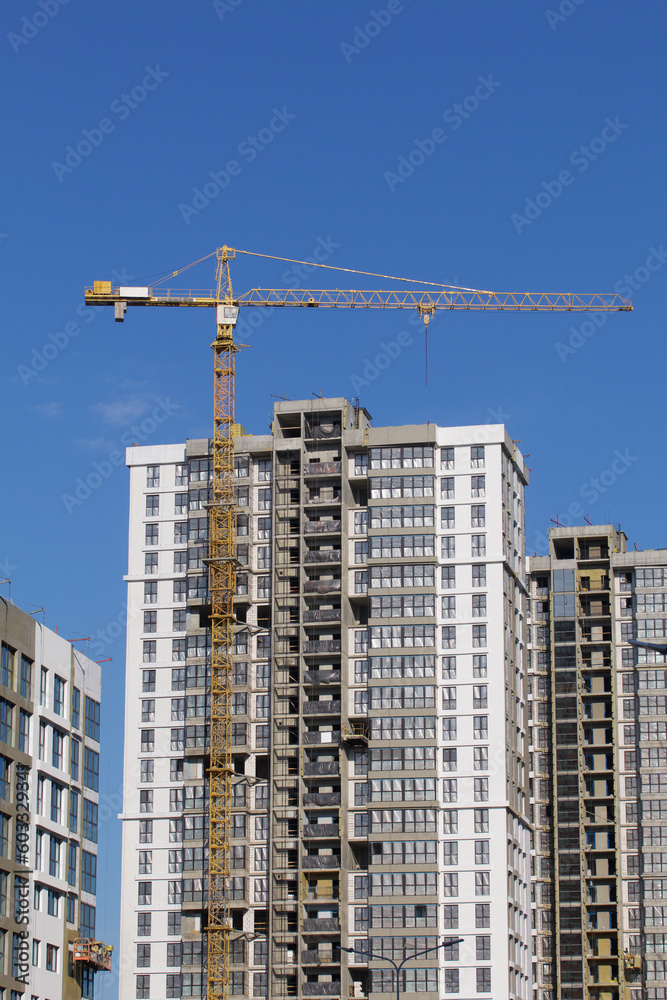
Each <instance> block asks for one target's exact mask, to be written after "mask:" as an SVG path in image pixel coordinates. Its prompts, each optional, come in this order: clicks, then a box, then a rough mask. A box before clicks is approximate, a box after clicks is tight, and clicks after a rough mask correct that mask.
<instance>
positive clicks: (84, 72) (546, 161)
mask: <svg viewBox="0 0 667 1000" xmlns="http://www.w3.org/2000/svg"><path fill="white" fill-rule="evenodd" d="M2 23H3V28H2V32H0V45H4V50H5V51H4V58H3V60H2V69H1V70H0V73H1V74H2V83H3V87H2V93H3V95H4V98H3V102H2V103H3V112H4V119H5V136H6V151H5V165H4V184H3V189H4V192H5V198H4V206H3V210H2V215H1V216H0V255H1V256H2V264H3V278H4V280H3V295H2V312H3V325H4V337H3V364H2V367H1V368H0V378H1V379H2V383H1V384H2V393H1V400H2V418H3V427H4V429H5V433H4V435H3V440H2V448H3V452H4V456H3V458H4V461H3V467H4V468H5V470H6V475H5V484H6V485H5V489H4V490H3V491H2V504H3V514H4V516H3V517H2V522H1V524H2V537H1V539H0V577H3V576H7V575H8V576H10V577H11V578H12V581H13V584H12V596H13V598H14V599H15V601H16V602H17V603H18V604H20V605H21V606H22V607H24V608H25V609H26V610H30V609H31V608H32V607H41V606H44V607H45V608H46V623H47V625H49V626H51V627H55V626H58V627H59V631H60V632H61V633H62V634H65V635H67V636H68V637H75V636H76V635H81V636H93V637H94V639H95V641H96V642H97V643H98V644H99V645H98V646H96V647H95V648H94V652H95V654H96V656H95V658H101V657H103V656H104V657H106V656H112V657H113V663H112V664H111V665H110V664H108V663H107V664H105V665H104V670H105V695H106V697H105V714H104V719H103V724H104V730H103V735H104V738H105V739H106V748H105V751H104V754H103V757H104V774H103V781H102V789H103V791H104V794H105V795H106V796H107V797H108V800H109V801H110V802H111V803H112V808H111V809H110V812H112V813H113V814H114V815H115V812H116V811H118V806H117V803H118V798H117V797H118V794H119V792H120V789H121V785H122V773H121V768H120V747H121V743H120V731H121V725H122V715H123V712H122V705H123V675H124V641H123V637H122V636H121V635H119V633H120V632H121V627H120V624H119V623H121V622H122V616H123V602H124V585H123V582H122V575H123V573H124V572H125V570H126V558H127V557H126V517H127V485H128V477H127V472H126V470H125V468H124V467H123V466H120V467H118V466H114V467H113V470H112V472H111V473H110V474H109V475H108V477H107V478H105V479H104V481H103V482H102V484H101V485H100V486H99V487H98V488H97V489H95V490H93V491H92V492H91V495H90V496H89V497H88V498H86V499H85V501H84V502H82V503H81V504H78V505H76V506H71V505H70V509H69V510H68V507H67V505H66V503H65V502H63V494H72V492H73V489H74V487H75V485H76V481H77V479H79V478H83V479H85V478H86V477H87V476H88V475H89V474H90V473H91V472H93V471H94V470H95V464H94V463H98V464H100V463H104V462H106V461H107V460H108V458H109V455H110V454H111V453H112V452H114V451H116V450H118V449H119V448H122V446H123V444H124V442H126V441H128V440H130V441H133V440H137V443H151V444H153V443H160V442H168V441H180V440H184V439H185V437H201V436H207V435H208V434H209V432H210V429H211V395H212V393H211V387H212V379H211V357H210V354H211V352H210V349H209V344H210V341H211V339H212V336H213V330H214V328H213V325H212V324H213V316H212V314H211V313H210V312H209V311H208V310H201V311H200V310H197V311H195V310H187V311H186V310H166V309H165V310H129V312H128V316H127V318H126V322H125V324H124V325H119V324H114V322H113V316H112V313H111V310H108V309H107V310H101V311H100V312H99V313H95V312H91V311H87V310H86V309H85V308H83V307H82V302H83V289H84V286H85V285H86V284H90V283H92V281H93V280H95V279H112V280H113V281H114V284H117V283H118V282H119V281H120V283H131V282H132V281H136V282H137V283H139V282H142V281H148V280H149V279H148V278H147V276H151V275H156V274H158V275H161V274H162V273H164V272H167V271H170V270H173V269H176V268H179V267H181V266H183V265H185V264H187V263H189V262H190V261H193V260H196V259H198V258H200V257H203V256H204V255H206V254H208V253H210V252H211V251H213V250H214V249H215V247H216V246H220V245H222V244H223V243H227V244H229V245H231V246H236V247H240V248H243V249H248V250H253V251H259V252H262V253H265V254H271V255H276V256H283V257H289V258H297V259H303V258H305V257H309V256H311V255H312V254H313V253H314V252H315V250H317V249H318V250H319V252H320V255H322V254H326V255H328V256H327V259H328V261H329V262H330V263H332V264H335V265H337V266H340V267H349V268H356V269H359V270H366V271H373V272H380V273H384V274H392V275H405V276H407V277H411V278H419V279H427V280H434V281H442V282H451V283H454V284H459V285H463V286H466V287H477V288H484V289H496V290H501V291H504V290H517V291H521V290H533V291H539V290H547V291H552V290H553V291H555V290H564V291H582V292H589V291H613V290H615V289H616V290H618V291H624V290H625V289H626V287H627V285H628V279H629V283H630V285H633V286H634V288H632V289H631V294H632V298H633V301H634V306H635V311H634V312H633V313H620V314H615V315H610V316H608V317H606V319H605V322H604V323H602V325H600V326H596V325H594V324H593V322H592V319H591V317H590V316H585V315H583V314H573V315H571V316H567V315H536V314H528V313H526V314H523V315H514V314H504V315H494V314H490V315H482V314H480V313H469V314H463V313H453V314H447V315H444V314H440V315H438V316H436V317H435V319H434V320H433V322H432V324H431V327H430V334H429V379H428V385H425V384H424V350H423V335H422V332H421V329H420V327H419V326H414V325H411V324H410V316H409V314H407V313H399V312H382V313H380V312H375V313H363V312H354V313H349V312H342V311H330V312H326V313H321V312H320V313H317V314H313V313H312V312H311V311H308V312H305V311H303V312H301V311H293V312H292V311H290V312H288V313H282V312H281V313H275V314H271V315H266V314H259V315H261V318H262V322H261V323H259V325H258V326H257V327H256V328H255V329H253V330H252V333H251V335H250V336H245V337H244V338H241V339H245V340H246V341H247V342H248V343H249V344H250V347H249V349H248V350H244V351H243V352H241V354H240V356H239V358H238V386H237V415H238V419H239V420H240V421H241V422H242V423H244V424H245V425H246V427H247V428H248V429H249V430H250V431H252V432H256V433H259V432H262V431H264V430H266V428H267V423H268V419H269V414H270V411H271V407H272V404H273V398H272V396H273V395H282V394H283V393H284V394H286V395H287V396H289V397H291V398H302V397H310V395H311V393H313V392H317V393H320V392H321V393H323V394H330V395H347V396H348V397H352V396H359V397H360V400H361V403H362V404H363V405H364V406H366V408H367V409H368V410H369V411H370V412H371V413H372V415H373V418H374V420H375V422H376V423H377V424H401V423H420V422H423V421H426V420H431V421H435V422H437V423H440V424H465V423H484V422H486V421H490V422H496V421H497V420H498V419H500V420H504V421H505V422H506V423H507V425H508V428H509V431H510V433H511V435H512V436H513V437H514V438H516V439H520V440H521V445H520V447H521V448H522V449H523V451H524V452H525V453H528V454H529V456H530V457H529V458H528V465H529V466H530V467H531V469H532V480H531V486H530V491H529V493H528V499H527V509H528V529H527V546H528V551H529V553H530V554H532V552H533V551H535V550H536V549H537V550H538V551H543V535H544V532H545V530H546V529H547V528H548V526H549V522H550V518H552V517H554V516H555V515H557V514H558V515H559V516H560V517H561V520H562V519H563V517H564V515H567V512H568V509H570V510H571V512H573V513H574V519H575V523H583V518H584V516H585V515H586V514H587V515H588V516H589V517H590V519H591V521H592V522H594V523H595V522H599V521H610V520H611V521H613V523H615V524H616V523H620V524H621V526H622V528H623V529H624V530H625V531H626V532H627V533H628V535H629V537H630V544H633V543H634V542H636V543H637V545H638V547H639V548H644V547H651V548H658V547H661V546H665V545H667V538H666V537H665V531H664V527H663V519H664V503H663V501H662V500H661V499H660V498H661V497H662V495H663V493H664V490H665V486H666V479H667V472H666V463H665V442H664V416H663V405H662V403H661V400H662V399H663V398H664V391H665V390H664V379H663V370H664V364H663V330H664V320H663V319H662V318H661V317H662V315H663V314H664V308H663V305H664V297H665V290H666V285H667V266H666V265H667V255H666V251H665V246H664V245H663V241H664V242H665V243H667V218H666V212H665V198H664V164H665V135H666V130H665V114H664V107H665V73H666V69H665V61H664V51H665V37H664V35H665V30H664V26H665V18H664V5H663V4H661V3H659V2H657V0H647V2H645V3H643V4H641V5H638V6H637V7H636V8H633V9H630V8H628V5H627V3H621V2H619V0H606V2H604V3H603V2H602V0H579V2H574V0H559V2H558V3H557V2H556V0H553V2H550V0H544V2H537V0H533V2H531V3H527V2H504V3H492V2H488V0H486V2H482V0H480V2H473V3H471V2H463V0H451V2H447V3H445V2H442V0H403V2H398V0H391V2H388V0H378V2H377V3H375V4H372V3H362V2H358V0H336V2H335V3H334V2H328V3H327V2H322V0H320V2H315V0H288V2H286V3H272V2H269V0H218V2H216V3H213V2H208V0H195V2H190V3H183V2H180V3H179V2H175V0H159V2H158V0H143V2H142V3H140V4H137V3H130V2H129V0H117V2H116V3H114V4H112V5H102V4H85V3H83V2H82V0H69V2H67V3H65V4H61V3H60V2H59V0H23V2H21V3H19V2H17V0H10V2H8V3H6V4H5V5H4V6H3V11H2ZM457 105H458V106H459V107H458V109H457ZM434 130H437V141H436V140H435V138H434ZM253 137H255V138H253ZM68 147H70V149H69V150H68ZM77 147H78V148H79V152H77ZM399 168H401V169H400V170H399ZM401 170H402V174H403V176H401ZM216 178H217V179H216ZM198 192H199V193H198ZM190 273H191V274H192V278H191V279H190V278H189V277H188V282H189V281H190V280H191V281H192V284H193V285H197V286H201V287H210V286H211V284H212V280H213V268H212V266H211V262H210V261H209V262H207V263H206V264H204V265H201V266H199V267H198V268H197V269H196V270H194V271H193V272H190ZM233 277H234V284H235V289H236V290H237V291H239V292H240V291H243V290H245V289H246V288H249V287H253V286H257V285H262V286H265V287H282V286H283V285H284V284H286V283H291V284H293V285H294V284H299V285H300V286H301V287H319V286H321V285H325V286H326V285H329V286H330V287H353V288H354V287H362V288H363V287H382V286H383V285H388V286H391V283H390V282H386V281H385V282H377V283H373V282H372V279H360V278H356V277H355V276H352V275H341V274H336V273H335V272H331V273H330V274H327V272H315V273H314V274H306V275H304V276H300V275H298V274H297V273H296V272H294V271H293V270H292V269H291V267H290V265H288V264H284V263H280V262H277V261H270V260H261V259H259V258H253V257H247V258H245V257H242V258H241V259H239V260H238V261H236V262H235V267H234V271H233ZM183 283H184V282H183V280H182V279H179V281H178V284H179V286H182V285H183ZM250 312H251V310H246V311H245V312H244V314H243V315H244V318H247V317H248V314H249V313H250ZM258 318H259V316H258ZM402 333H406V334H407V336H403V338H402V341H401V342H400V343H401V352H400V355H399V356H398V358H397V359H396V360H395V361H394V362H393V363H392V364H391V365H390V366H389V367H388V368H386V370H382V371H379V370H378V369H377V368H376V367H375V366H374V364H373V361H374V358H375V357H376V356H377V355H378V354H379V353H382V351H383V346H382V345H383V343H384V344H390V342H396V343H399V341H398V340H397V338H398V337H399V335H400V334H402ZM45 348H46V350H45ZM369 362H370V366H369ZM374 372H375V373H376V374H375V375H373V373H374ZM371 376H372V377H371ZM156 407H162V409H161V410H160V413H161V415H164V417H165V419H164V420H163V421H161V422H160V423H159V425H158V426H157V429H156V430H155V431H153V432H152V433H151V434H149V435H148V436H147V437H146V438H145V440H138V437H137V432H136V431H134V430H132V428H133V427H136V426H137V421H139V423H141V421H142V420H144V419H145V418H146V417H147V416H149V415H150V414H151V413H152V412H153V411H154V410H155V408H156ZM104 468H106V466H104ZM10 483H11V484H12V485H11V488H9V484H10ZM2 592H3V593H4V592H6V585H5V586H4V587H3V590H2ZM109 629H110V631H111V633H112V634H115V635H116V637H115V638H114V637H113V635H110V634H109ZM100 633H104V634H105V638H104V639H102V638H101V637H100ZM100 645H101V646H102V647H103V649H102V650H101V651H100ZM81 648H82V649H83V650H84V651H86V650H87V643H85V642H84V643H82V644H81ZM118 835H119V824H118V823H117V822H115V821H110V823H109V827H108V831H107V839H106V842H105V844H104V845H103V846H104V849H105V857H106V860H105V861H104V863H103V864H102V865H101V878H100V880H99V883H100V884H99V891H100V927H99V930H100V932H101V933H102V935H103V936H104V937H105V938H106V939H107V940H110V941H112V942H114V941H116V940H117V922H118V900H117V889H118V878H119V842H118ZM115 991H116V983H115V978H113V977H110V978H108V980H107V986H106V988H105V990H104V995H105V997H109V998H111V997H113V996H114V995H115Z"/></svg>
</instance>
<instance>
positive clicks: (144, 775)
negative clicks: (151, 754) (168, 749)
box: [86, 750, 155, 783]
mask: <svg viewBox="0 0 667 1000" xmlns="http://www.w3.org/2000/svg"><path fill="white" fill-rule="evenodd" d="M86 753H88V751H87V750H86ZM140 764H141V780H142V782H144V783H146V782H150V781H154V780H155V774H154V767H155V762H154V761H153V760H150V759H149V760H142V761H140Z"/></svg>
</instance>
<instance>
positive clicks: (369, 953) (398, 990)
mask: <svg viewBox="0 0 667 1000" xmlns="http://www.w3.org/2000/svg"><path fill="white" fill-rule="evenodd" d="M463 940H464V939H463V938H445V939H444V941H442V942H441V943H440V944H434V945H433V946H432V947H431V948H422V949H421V951H416V952H414V954H412V955H406V956H405V958H404V959H403V960H402V961H401V962H398V963H397V962H395V961H394V960H393V958H386V957H385V956H384V955H377V954H376V953H375V952H373V951H362V952H360V954H361V955H365V956H366V957H367V958H375V959H378V960H379V961H381V962H389V963H391V965H393V966H394V969H395V970H396V1000H401V975H400V973H401V969H402V968H403V966H404V965H405V963H406V962H411V961H412V959H413V958H419V956H420V955H426V954H427V953H428V952H430V951H437V950H438V948H446V947H447V946H448V945H452V944H460V943H461V942H462V941H463ZM339 949H340V951H347V952H349V953H350V954H352V955H355V954H357V950H356V948H343V946H342V945H339Z"/></svg>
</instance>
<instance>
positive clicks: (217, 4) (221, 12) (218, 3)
mask: <svg viewBox="0 0 667 1000" xmlns="http://www.w3.org/2000/svg"><path fill="white" fill-rule="evenodd" d="M242 3H244V0H213V10H214V11H215V12H216V14H217V15H218V17H219V18H220V20H221V21H224V19H225V15H226V14H231V13H232V12H233V11H234V10H236V8H237V7H240V6H241V4H242Z"/></svg>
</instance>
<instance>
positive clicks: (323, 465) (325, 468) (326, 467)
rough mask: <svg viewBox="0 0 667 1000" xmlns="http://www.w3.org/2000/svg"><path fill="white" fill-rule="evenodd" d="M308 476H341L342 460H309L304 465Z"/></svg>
mask: <svg viewBox="0 0 667 1000" xmlns="http://www.w3.org/2000/svg"><path fill="white" fill-rule="evenodd" d="M303 471H304V474H305V475H306V476H339V475H340V472H341V463H340V462H307V463H306V465H304V467H303Z"/></svg>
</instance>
